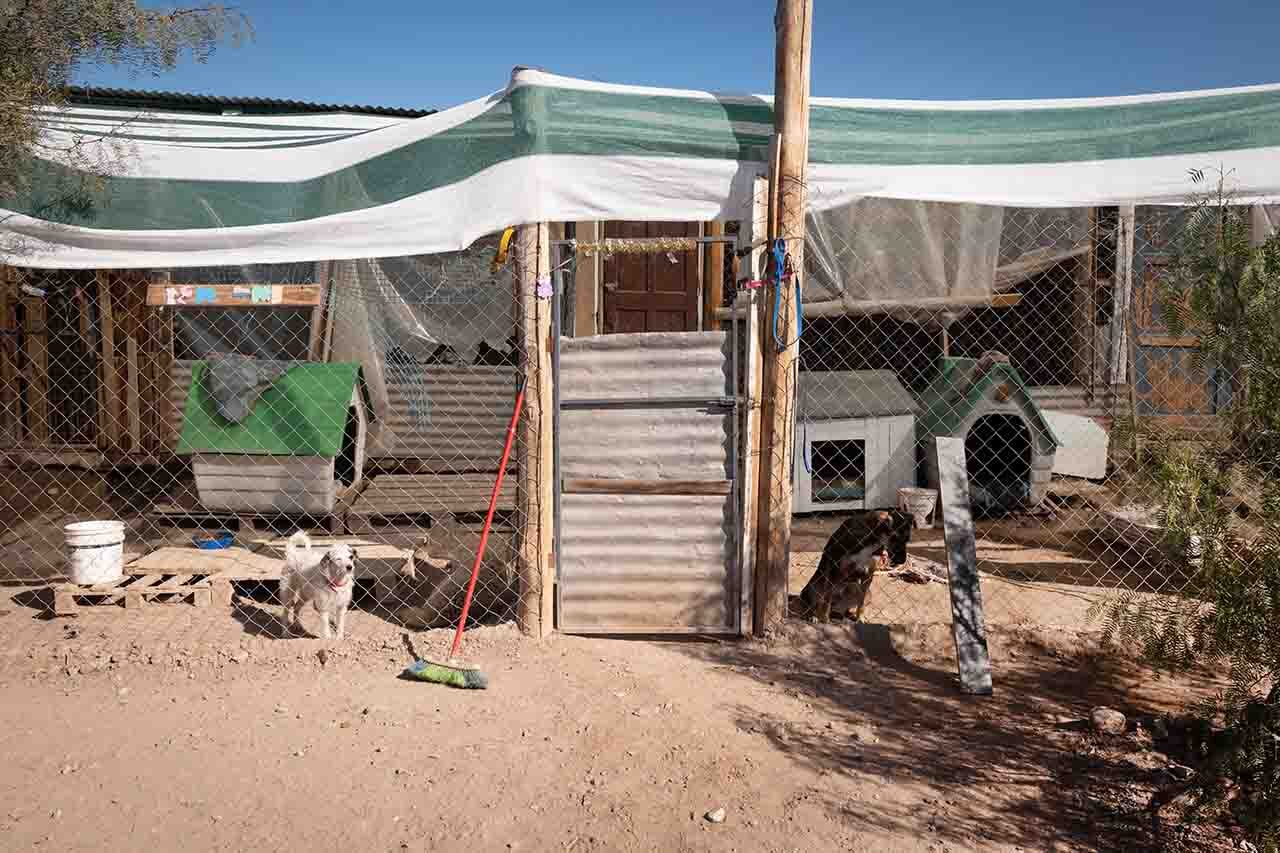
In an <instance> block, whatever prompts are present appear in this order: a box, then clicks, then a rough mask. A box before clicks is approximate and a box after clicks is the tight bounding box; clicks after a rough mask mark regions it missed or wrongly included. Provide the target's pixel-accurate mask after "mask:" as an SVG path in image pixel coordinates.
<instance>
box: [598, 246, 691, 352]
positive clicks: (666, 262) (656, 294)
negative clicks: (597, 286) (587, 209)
mask: <svg viewBox="0 0 1280 853" xmlns="http://www.w3.org/2000/svg"><path fill="white" fill-rule="evenodd" d="M604 236H605V237H697V236H699V235H698V223H696V222H606V223H605V226H604ZM603 266H604V270H603V272H604V331H605V333H606V334H608V333H617V332H696V331H697V330H698V315H699V313H700V309H701V306H700V305H699V293H698V283H699V275H698V273H699V270H700V268H701V267H700V264H699V263H698V252H697V250H694V251H690V252H672V253H670V254H666V253H663V254H642V255H614V256H613V257H609V258H605V259H604V264H603Z"/></svg>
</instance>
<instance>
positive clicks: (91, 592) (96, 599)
mask: <svg viewBox="0 0 1280 853" xmlns="http://www.w3.org/2000/svg"><path fill="white" fill-rule="evenodd" d="M180 603H187V604H191V605H192V606H194V607H208V606H209V605H210V604H212V603H213V584H212V582H211V580H210V578H209V577H208V576H207V575H180V574H145V575H126V576H124V577H123V578H121V579H120V580H118V581H114V582H112V583H104V584H95V585H94V586H80V585H79V584H73V583H64V584H61V585H59V586H57V587H56V588H55V589H54V593H53V612H54V614H55V615H58V616H72V615H75V614H77V613H82V612H84V611H85V610H90V609H95V608H99V607H104V606H107V605H112V606H119V605H121V604H123V605H124V607H125V609H128V610H134V609H137V608H141V607H147V606H150V605H153V604H180Z"/></svg>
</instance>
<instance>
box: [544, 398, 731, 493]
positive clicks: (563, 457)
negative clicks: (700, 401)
mask: <svg viewBox="0 0 1280 853" xmlns="http://www.w3.org/2000/svg"><path fill="white" fill-rule="evenodd" d="M729 428H730V418H729V416H728V415H708V414H706V413H704V412H700V411H697V410H695V409H639V410H637V409H631V410H624V411H619V410H586V411H583V410H579V411H567V412H561V413H560V473H561V476H563V477H565V478H574V479H576V478H584V479H597V478H616V479H622V480H725V479H728V478H729V477H730V476H732V475H731V472H730V467H729V458H728V453H727V447H728V442H729Z"/></svg>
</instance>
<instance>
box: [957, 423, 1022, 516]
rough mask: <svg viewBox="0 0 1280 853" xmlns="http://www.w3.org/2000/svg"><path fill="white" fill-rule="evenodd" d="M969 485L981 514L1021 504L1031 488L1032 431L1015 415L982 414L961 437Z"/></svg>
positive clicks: (1006, 510)
mask: <svg viewBox="0 0 1280 853" xmlns="http://www.w3.org/2000/svg"><path fill="white" fill-rule="evenodd" d="M964 452H965V458H966V459H967V461H968V462H967V464H968V472H969V486H970V491H971V497H972V499H973V503H974V509H975V510H976V511H978V512H980V513H984V514H990V513H993V512H1009V511H1012V510H1014V509H1017V508H1019V507H1021V506H1023V503H1024V501H1025V500H1026V498H1027V496H1028V495H1029V494H1030V490H1031V430H1029V429H1028V428H1027V425H1026V423H1025V422H1024V421H1023V420H1022V418H1020V417H1018V416H1017V415H1006V414H1000V415H983V416H982V417H980V418H978V420H977V421H975V422H974V424H973V426H972V427H971V428H970V429H969V433H968V434H967V435H966V436H965V438H964Z"/></svg>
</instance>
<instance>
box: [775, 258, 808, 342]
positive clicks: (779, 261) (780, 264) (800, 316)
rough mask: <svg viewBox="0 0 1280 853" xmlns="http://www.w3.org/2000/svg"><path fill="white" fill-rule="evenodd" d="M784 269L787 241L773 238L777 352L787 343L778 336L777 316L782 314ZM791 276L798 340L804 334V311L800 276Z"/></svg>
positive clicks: (785, 274) (785, 267)
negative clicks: (793, 287)
mask: <svg viewBox="0 0 1280 853" xmlns="http://www.w3.org/2000/svg"><path fill="white" fill-rule="evenodd" d="M786 269H787V243H786V241H785V240H774V241H773V278H774V281H775V282H777V287H775V288H774V289H773V345H774V346H776V347H777V348H778V352H782V351H783V350H784V349H786V348H787V344H786V343H785V342H784V341H783V340H782V339H781V338H779V337H778V318H779V317H780V316H781V314H782V280H783V279H784V278H786V276H787V273H786ZM792 277H793V278H794V279H795V280H796V340H797V341H799V340H800V338H801V337H803V336H804V312H803V311H802V310H800V277H799V276H796V275H793V276H792Z"/></svg>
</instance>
